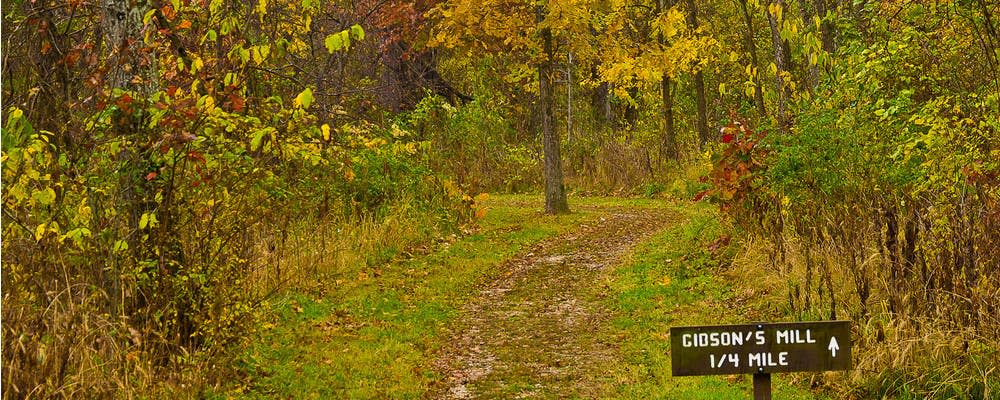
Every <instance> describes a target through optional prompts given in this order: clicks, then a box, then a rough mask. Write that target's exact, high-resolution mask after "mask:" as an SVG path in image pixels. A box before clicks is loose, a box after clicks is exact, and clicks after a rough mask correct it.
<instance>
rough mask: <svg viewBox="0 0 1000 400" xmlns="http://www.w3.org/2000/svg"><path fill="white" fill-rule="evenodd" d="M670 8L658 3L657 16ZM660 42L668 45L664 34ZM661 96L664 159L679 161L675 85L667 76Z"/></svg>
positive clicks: (660, 2)
mask: <svg viewBox="0 0 1000 400" xmlns="http://www.w3.org/2000/svg"><path fill="white" fill-rule="evenodd" d="M669 6H672V4H667V3H666V1H665V0H659V1H657V2H656V12H657V14H662V13H663V11H664V10H666V8H667V7H669ZM658 40H659V41H660V44H666V41H665V40H664V39H663V34H660V35H659V38H658ZM660 95H661V96H662V98H663V141H662V147H663V148H662V149H661V152H662V155H663V158H666V159H668V160H677V159H678V158H679V157H680V154H679V152H678V149H677V133H676V132H675V131H674V91H673V83H672V82H671V79H670V77H669V76H667V75H664V76H663V80H662V81H661V82H660Z"/></svg>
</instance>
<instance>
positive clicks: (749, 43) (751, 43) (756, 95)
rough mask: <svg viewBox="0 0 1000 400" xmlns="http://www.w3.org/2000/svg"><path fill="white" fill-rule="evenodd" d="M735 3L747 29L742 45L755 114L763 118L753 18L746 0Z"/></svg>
mask: <svg viewBox="0 0 1000 400" xmlns="http://www.w3.org/2000/svg"><path fill="white" fill-rule="evenodd" d="M817 1H823V0H817ZM737 3H739V5H740V9H741V10H742V11H743V22H744V23H746V25H747V30H746V31H745V34H744V35H743V42H744V43H743V45H744V46H746V51H747V53H748V54H749V55H750V68H751V69H752V71H753V100H754V104H755V105H756V106H757V114H759V115H760V118H761V119H763V118H767V109H766V108H765V107H764V88H763V87H761V85H762V84H761V79H760V62H759V61H758V60H757V42H756V41H755V40H754V33H755V32H754V27H753V19H752V18H750V11H749V10H747V0H737Z"/></svg>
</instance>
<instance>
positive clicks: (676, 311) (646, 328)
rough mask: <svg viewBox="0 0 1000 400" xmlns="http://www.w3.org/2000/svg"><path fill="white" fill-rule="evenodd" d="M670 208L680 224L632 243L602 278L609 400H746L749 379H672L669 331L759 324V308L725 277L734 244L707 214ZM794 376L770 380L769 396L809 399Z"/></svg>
mask: <svg viewBox="0 0 1000 400" xmlns="http://www.w3.org/2000/svg"><path fill="white" fill-rule="evenodd" d="M676 209H677V210H678V211H679V212H680V214H681V221H678V223H676V224H674V225H673V226H672V227H670V228H668V229H667V230H665V231H663V232H661V233H659V234H657V235H655V236H653V237H652V238H651V239H650V240H648V241H646V242H645V243H643V244H641V245H639V246H638V247H637V248H636V249H635V250H634V251H633V253H632V254H631V256H630V257H629V258H628V259H626V260H625V261H624V262H623V263H622V265H621V266H620V267H618V268H617V269H616V270H615V271H614V272H613V273H612V274H611V275H610V276H609V278H608V279H609V280H610V282H609V283H608V286H609V287H610V292H611V295H610V296H607V297H606V300H605V302H606V304H607V307H608V308H609V309H611V310H612V312H613V314H614V315H615V318H614V320H613V322H612V324H611V326H610V327H609V328H608V329H607V330H605V331H604V332H602V334H604V335H607V336H608V339H607V340H610V341H613V342H616V343H620V345H621V360H620V362H619V363H618V364H616V365H612V366H610V368H609V371H610V374H611V375H612V377H613V379H614V381H615V390H614V391H613V392H612V393H611V394H610V395H609V396H608V398H625V399H648V398H661V399H746V398H748V396H750V393H751V388H752V379H751V377H750V376H749V375H746V376H744V375H734V376H707V377H677V378H674V377H672V376H671V367H670V338H669V330H670V327H671V326H679V325H716V324H728V323H742V322H747V321H749V320H762V319H764V318H762V317H761V314H760V313H761V312H760V309H761V308H760V307H761V306H762V304H759V303H758V302H757V301H751V300H749V299H747V298H745V297H743V296H741V294H742V293H743V292H744V289H745V288H744V286H745V285H747V284H751V283H750V282H746V281H739V280H733V279H727V276H728V274H727V273H726V268H727V267H728V266H729V262H730V260H731V259H732V258H733V256H734V254H733V251H734V250H733V249H732V248H733V247H734V246H729V245H728V241H729V239H727V238H728V236H726V231H725V229H724V227H722V226H721V225H720V224H719V222H718V216H717V215H716V213H715V211H714V208H713V207H711V206H709V205H705V204H700V203H698V204H692V203H687V202H684V203H680V204H678V205H677V206H676ZM747 318H750V319H749V320H748V319H747ZM794 375H795V374H777V375H774V376H773V378H772V379H773V383H772V384H773V388H774V395H775V398H780V399H813V398H816V397H817V395H816V394H814V393H812V392H810V391H808V390H805V389H802V388H800V387H799V386H796V385H795V384H793V383H792V382H794V379H790V377H793V376H794Z"/></svg>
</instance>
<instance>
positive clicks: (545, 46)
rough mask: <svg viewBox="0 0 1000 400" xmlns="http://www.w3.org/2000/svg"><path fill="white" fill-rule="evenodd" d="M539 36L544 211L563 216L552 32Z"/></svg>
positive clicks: (538, 12)
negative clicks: (555, 115)
mask: <svg viewBox="0 0 1000 400" xmlns="http://www.w3.org/2000/svg"><path fill="white" fill-rule="evenodd" d="M536 18H537V21H538V22H541V21H543V20H544V18H545V13H544V7H543V6H541V5H539V6H538V7H537V8H536ZM541 36H542V50H543V52H544V57H545V58H544V59H543V60H542V62H541V63H540V64H539V65H538V108H539V117H540V119H541V125H542V145H543V151H544V157H545V160H544V161H545V171H544V173H545V212H546V213H547V214H562V213H567V212H569V205H568V204H567V202H566V190H565V188H564V187H563V176H562V160H561V159H560V156H559V136H557V135H556V131H555V124H554V123H553V117H552V108H553V103H554V101H553V95H552V55H553V51H552V31H551V30H550V29H549V28H543V29H542V30H541Z"/></svg>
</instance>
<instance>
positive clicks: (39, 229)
mask: <svg viewBox="0 0 1000 400" xmlns="http://www.w3.org/2000/svg"><path fill="white" fill-rule="evenodd" d="M45 228H46V226H45V224H41V225H38V226H36V227H35V241H39V240H42V238H43V237H45Z"/></svg>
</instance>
